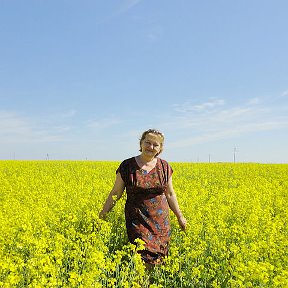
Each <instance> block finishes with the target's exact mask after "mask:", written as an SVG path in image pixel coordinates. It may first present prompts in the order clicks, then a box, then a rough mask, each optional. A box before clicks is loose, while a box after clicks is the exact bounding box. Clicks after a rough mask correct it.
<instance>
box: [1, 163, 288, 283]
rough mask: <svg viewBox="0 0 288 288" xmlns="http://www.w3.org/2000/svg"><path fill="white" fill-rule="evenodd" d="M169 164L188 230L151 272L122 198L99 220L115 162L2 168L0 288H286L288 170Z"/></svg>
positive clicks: (175, 228) (263, 166)
mask: <svg viewBox="0 0 288 288" xmlns="http://www.w3.org/2000/svg"><path fill="white" fill-rule="evenodd" d="M170 164H171V166H172V167H173V169H174V174H173V182H174V188H175V191H176V193H177V196H178V201H179V204H180V207H181V208H182V211H183V213H184V214H185V216H186V218H187V220H188V221H189V227H188V230H187V233H186V234H185V233H184V232H182V231H180V229H179V228H178V226H177V223H176V222H177V221H176V219H175V217H174V215H172V214H171V219H172V230H173V231H172V233H173V234H172V241H171V249H170V255H169V257H168V258H167V261H166V265H162V266H159V267H157V268H156V269H155V270H154V271H151V272H150V273H148V272H146V270H145V269H144V267H143V265H142V263H141V260H140V259H139V255H138V254H137V253H135V247H134V246H133V245H129V244H127V235H126V230H125V222H124V213H123V206H124V203H125V196H124V197H123V199H121V200H120V201H119V202H118V203H117V205H116V206H115V208H114V210H113V211H112V212H111V213H110V214H109V216H108V219H107V221H102V220H99V219H98V212H99V210H100V209H101V208H102V205H103V203H104V201H105V199H106V196H107V194H108V193H109V192H110V189H111V188H112V185H113V182H114V177H115V170H116V168H117V167H118V165H119V162H96V161H95V162H92V161H91V162H89V161H0V207H1V209H0V287H141V288H142V287H288V254H287V253H288V252H287V251H288V230H287V220H288V209H287V207H288V206H287V203H288V165H268V164H232V163H231V164H228V163H221V164H220V163H219V164H212V163H209V164H208V163H207V164H201V163H197V164H192V163H170ZM139 245H141V243H140V244H139Z"/></svg>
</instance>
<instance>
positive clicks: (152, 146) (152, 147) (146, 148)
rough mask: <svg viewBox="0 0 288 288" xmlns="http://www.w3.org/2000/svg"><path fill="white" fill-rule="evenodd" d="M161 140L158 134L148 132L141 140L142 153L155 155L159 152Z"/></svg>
mask: <svg viewBox="0 0 288 288" xmlns="http://www.w3.org/2000/svg"><path fill="white" fill-rule="evenodd" d="M162 145H163V140H162V138H161V137H160V136H159V135H156V134H152V133H148V134H147V135H146V136H145V138H144V140H143V141H142V142H141V149H142V154H146V155H147V156H150V157H151V156H152V157H155V156H156V155H157V154H159V153H160V152H161V148H162Z"/></svg>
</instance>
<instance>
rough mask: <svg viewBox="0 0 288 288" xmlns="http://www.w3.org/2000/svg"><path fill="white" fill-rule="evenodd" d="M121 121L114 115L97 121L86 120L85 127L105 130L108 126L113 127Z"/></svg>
mask: <svg viewBox="0 0 288 288" xmlns="http://www.w3.org/2000/svg"><path fill="white" fill-rule="evenodd" d="M120 122H121V121H120V120H119V119H118V118H116V117H115V116H114V115H110V116H107V117H105V118H102V119H98V120H88V121H87V127H88V128H97V129H102V128H107V127H110V126H115V125H117V124H119V123H120Z"/></svg>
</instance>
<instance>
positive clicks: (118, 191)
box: [99, 173, 125, 219]
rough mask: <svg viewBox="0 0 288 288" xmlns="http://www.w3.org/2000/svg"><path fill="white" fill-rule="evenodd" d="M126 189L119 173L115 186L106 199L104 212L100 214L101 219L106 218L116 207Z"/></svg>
mask: <svg viewBox="0 0 288 288" xmlns="http://www.w3.org/2000/svg"><path fill="white" fill-rule="evenodd" d="M124 188H125V184H124V181H123V180H122V177H121V175H120V173H117V174H116V180H115V183H114V186H113V188H112V190H111V192H110V193H109V195H108V198H107V199H106V202H105V204H104V206H103V209H102V211H101V212H100V213H99V218H101V219H104V218H105V216H106V214H107V213H108V212H109V211H110V210H111V209H112V208H113V207H114V205H115V203H116V202H117V200H119V199H120V198H121V196H122V194H123V191H124Z"/></svg>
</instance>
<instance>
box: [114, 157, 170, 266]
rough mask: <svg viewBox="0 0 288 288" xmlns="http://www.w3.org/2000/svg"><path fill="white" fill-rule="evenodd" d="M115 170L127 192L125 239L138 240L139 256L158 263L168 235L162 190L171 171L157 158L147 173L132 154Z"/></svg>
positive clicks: (151, 262)
mask: <svg viewBox="0 0 288 288" xmlns="http://www.w3.org/2000/svg"><path fill="white" fill-rule="evenodd" d="M118 172H119V173H120V175H121V177H122V179H123V181H124V183H125V187H126V193H127V201H126V204H125V219H126V228H127V234H128V238H129V241H130V242H131V243H134V240H135V239H137V238H140V239H142V240H143V241H144V242H145V250H142V251H139V253H140V254H141V256H142V259H143V260H144V261H145V262H147V263H150V264H157V263H161V262H162V259H163V257H164V256H166V255H167V254H168V249H169V241H170V234H171V229H170V217H169V205H168V202H167V199H166V196H165V190H166V189H167V185H168V179H169V178H170V176H171V175H172V173H173V170H172V168H171V166H170V165H169V164H168V163H167V162H166V161H165V160H162V159H160V158H157V163H156V165H155V167H154V168H153V169H152V170H151V171H149V172H148V173H147V172H146V171H145V170H142V169H140V167H139V166H138V164H137V162H136V159H135V157H132V158H129V159H126V160H124V161H123V162H122V163H121V164H120V166H119V168H118V169H117V171H116V173H118Z"/></svg>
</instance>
